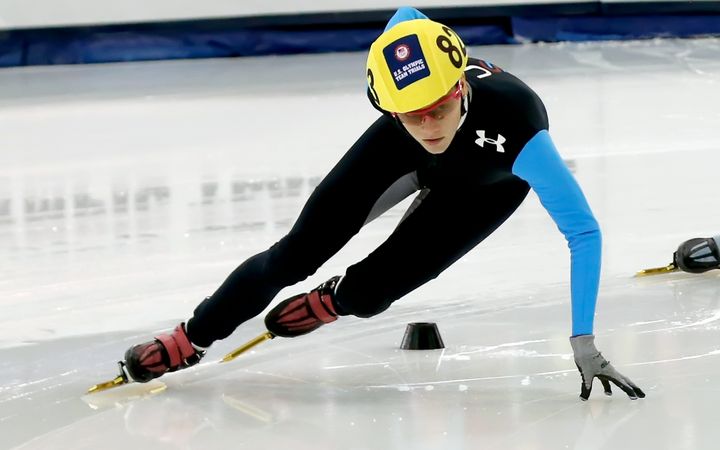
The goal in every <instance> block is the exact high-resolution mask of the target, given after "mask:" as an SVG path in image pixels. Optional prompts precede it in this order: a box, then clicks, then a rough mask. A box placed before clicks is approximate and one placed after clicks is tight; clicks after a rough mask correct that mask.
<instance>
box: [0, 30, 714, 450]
mask: <svg viewBox="0 0 720 450" xmlns="http://www.w3.org/2000/svg"><path fill="white" fill-rule="evenodd" d="M471 54H472V55H473V56H478V57H482V58H484V59H488V60H490V61H492V62H494V63H495V64H497V65H499V66H501V67H503V68H504V69H506V70H508V71H510V72H513V73H514V74H516V75H518V76H520V77H521V78H522V79H523V80H525V81H526V82H527V83H528V84H529V85H530V86H532V87H533V88H534V89H535V90H536V91H537V92H538V93H539V94H540V95H541V97H542V98H543V99H544V101H545V103H546V105H547V107H548V110H549V114H550V122H551V133H552V135H553V136H554V139H555V142H556V143H557V145H558V147H559V149H560V151H561V153H562V154H563V156H564V158H566V160H567V161H568V163H569V164H570V166H571V167H572V169H573V171H574V172H575V174H576V176H577V178H578V180H579V182H580V184H581V185H582V187H583V189H584V190H585V193H586V195H587V197H588V199H589V201H590V204H591V206H592V208H593V210H594V212H595V214H596V216H597V217H598V220H599V221H600V224H601V227H602V229H603V234H604V258H603V264H604V266H603V278H602V281H601V291H600V297H599V301H598V308H597V316H596V321H595V331H596V335H597V344H598V347H599V349H600V350H602V351H603V353H604V354H605V356H606V357H607V358H608V359H609V360H611V361H612V362H613V364H614V365H615V366H616V368H617V369H618V370H620V371H621V372H623V373H625V374H626V375H627V376H629V377H630V378H632V379H633V380H634V381H635V382H636V383H637V384H638V385H640V386H641V387H642V388H643V389H644V390H645V392H646V393H647V398H646V399H644V400H638V401H630V400H629V399H628V398H627V397H626V396H625V394H623V393H622V392H621V391H620V390H619V389H615V395H614V396H612V397H606V396H604V395H603V394H602V389H601V386H600V385H599V383H598V385H597V386H596V387H595V390H594V392H593V395H592V396H591V398H590V401H588V402H581V401H580V400H579V398H578V394H579V390H580V377H579V374H578V372H577V370H576V369H575V366H574V363H573V361H572V357H571V349H570V345H569V343H568V336H569V334H570V303H569V253H568V250H567V248H566V245H565V242H564V239H563V237H562V235H561V234H560V233H559V232H558V231H557V229H556V228H555V226H554V224H553V222H552V221H551V219H550V218H549V216H548V215H547V213H546V212H545V210H544V209H543V208H542V207H541V205H540V204H539V202H538V200H537V197H535V196H534V195H531V196H530V197H529V198H528V199H527V200H526V202H525V203H524V204H523V206H522V207H521V208H520V210H519V211H518V212H517V214H515V215H514V216H513V217H512V218H511V219H510V220H509V221H508V222H507V223H506V224H505V225H504V226H503V227H502V228H501V229H500V230H499V231H498V232H497V233H495V234H494V235H492V236H491V237H490V238H489V239H488V240H487V241H485V242H484V243H482V244H481V245H480V246H478V248H476V249H475V250H474V251H472V252H471V253H470V254H468V255H467V256H466V257H465V258H463V259H462V260H460V262H458V263H457V264H455V265H454V266H452V267H451V268H450V269H449V270H447V271H446V272H445V273H444V274H443V275H442V276H440V277H439V278H438V279H437V280H435V281H433V282H431V283H430V284H428V285H426V286H424V287H422V288H420V289H418V290H417V291H415V292H413V293H412V294H411V295H409V296H407V297H406V298H404V299H402V300H401V301H398V302H397V303H395V304H394V305H393V306H392V307H391V308H390V309H389V310H388V311H386V312H385V313H383V314H381V315H379V316H377V317H375V318H372V319H366V320H361V319H356V318H343V319H341V320H339V321H338V322H336V323H334V324H332V325H330V326H326V327H323V328H322V329H320V330H318V331H317V332H315V333H312V334H310V335H308V336H305V337H302V338H297V339H294V340H287V339H286V340H283V339H276V340H273V341H270V342H268V343H264V344H262V345H261V346H259V347H257V348H256V349H255V351H253V352H252V353H250V354H246V355H243V356H241V357H240V358H238V359H237V360H235V361H233V362H231V363H228V364H222V365H221V364H218V363H217V361H218V360H219V359H220V358H221V357H222V356H223V355H224V354H225V353H226V352H227V351H229V350H231V349H232V348H234V347H236V346H238V345H240V344H242V343H244V342H245V341H246V340H248V339H250V338H253V337H255V336H256V335H258V334H260V333H261V332H262V331H263V326H262V321H261V320H260V318H256V319H254V320H252V321H250V322H248V323H246V324H244V325H243V326H241V327H240V328H239V329H238V330H237V331H236V332H235V334H233V335H232V336H231V337H230V338H229V339H227V340H225V341H223V342H221V343H218V344H217V345H215V346H214V347H212V348H211V350H210V352H209V354H208V356H207V358H206V359H205V360H203V363H202V364H201V365H199V366H197V367H194V368H192V369H189V370H187V371H183V372H178V373H176V374H172V375H170V376H167V377H163V378H161V381H162V382H163V383H164V384H165V385H166V387H167V388H166V389H165V390H164V391H161V392H158V393H153V392H150V388H151V387H157V386H161V385H159V384H153V385H151V386H148V385H130V386H127V387H123V388H120V389H116V390H113V391H108V392H107V393H102V394H97V395H95V396H84V395H83V394H84V392H85V390H86V389H87V388H88V387H89V386H91V385H92V384H95V383H97V382H100V381H105V380H107V379H110V378H112V377H113V376H115V373H116V361H117V360H118V359H119V358H121V357H122V355H123V353H124V351H125V349H126V348H127V347H129V346H130V345H132V344H135V343H139V342H141V341H144V340H146V339H148V338H150V337H151V336H153V334H154V333H157V332H158V331H160V330H163V329H166V328H169V327H171V326H173V325H174V324H176V323H177V322H179V321H180V320H185V319H186V318H187V317H189V315H190V314H191V312H192V309H193V308H194V306H195V305H196V304H197V303H198V302H199V301H201V300H202V299H203V298H204V297H205V296H206V295H209V294H211V293H212V292H213V291H214V289H215V288H216V287H217V286H218V285H219V284H220V283H221V282H222V281H223V280H224V279H225V277H226V276H227V275H228V274H229V273H230V272H231V271H232V270H233V269H234V268H235V267H236V266H237V265H238V264H239V263H241V262H242V261H243V260H244V259H245V258H246V257H249V256H251V255H252V254H254V253H255V252H258V251H260V250H263V249H265V248H267V247H268V246H269V245H271V244H272V243H273V242H275V241H276V240H277V239H279V238H280V237H281V236H282V235H283V233H284V232H286V231H287V230H288V229H289V227H290V226H291V224H292V222H293V220H294V218H295V217H296V215H297V214H298V212H299V210H300V208H301V207H302V205H303V202H304V200H305V198H306V197H307V196H308V195H309V193H310V192H311V190H312V189H313V187H314V186H315V185H316V184H317V182H318V180H319V179H320V178H321V177H322V176H323V175H324V174H325V173H326V172H327V171H328V170H329V169H330V168H331V167H332V165H333V164H334V163H335V162H336V161H337V160H338V159H339V157H340V156H341V155H342V154H343V153H344V151H345V150H346V149H347V148H348V147H349V145H350V144H352V142H353V141H354V140H355V138H356V137H357V136H359V134H360V133H361V132H362V131H363V130H364V129H365V127H366V126H367V125H368V124H369V123H371V121H372V120H373V119H374V117H376V114H377V113H376V112H375V111H374V110H373V109H372V108H371V107H370V106H369V104H368V102H367V100H366V97H365V93H364V90H363V89H364V81H365V80H364V77H363V73H364V62H365V55H364V54H361V53H354V54H333V55H305V56H292V57H265V58H246V59H224V60H200V61H175V62H151V63H133V64H107V65H94V66H72V67H31V68H19V69H3V70H0V311H2V314H0V448H3V449H5V448H18V449H122V450H127V449H165V448H168V449H169V448H179V449H239V448H242V449H253V450H256V449H294V450H301V449H308V450H320V449H352V450H355V449H357V450H359V449H373V450H374V449H413V450H421V449H453V450H454V449H528V450H529V449H533V450H535V449H538V450H539V449H593V450H595V449H614V450H615V449H653V450H655V449H717V448H718V446H719V445H720V444H719V442H720V415H719V414H718V410H719V409H718V408H719V406H718V405H720V273H719V272H718V271H715V272H710V273H707V274H704V275H689V274H682V273H681V274H672V275H666V276H661V277H654V278H642V279H638V278H633V277H632V275H633V273H634V272H635V271H636V270H638V269H641V268H644V267H653V266H661V265H665V264H667V263H669V262H670V261H671V257H672V252H673V250H674V249H675V248H676V247H677V245H678V244H679V243H680V242H682V241H684V240H685V239H688V238H691V237H699V236H710V235H713V234H718V233H720V207H719V206H720V205H719V204H718V200H717V187H718V178H719V177H720V107H719V106H718V105H720V40H718V39H704V40H656V41H641V42H627V43H601V44H559V45H526V46H503V47H480V48H474V49H472V51H471ZM388 151H391V149H388ZM358 188H362V187H361V186H358ZM488 201H492V199H484V198H475V199H473V198H469V199H468V203H467V207H468V208H482V207H483V204H484V203H485V202H488ZM401 206H407V203H403V204H402V205H401ZM402 213H403V209H402V208H395V209H393V210H391V211H390V212H389V213H388V214H386V215H385V216H382V217H381V218H379V219H377V220H376V221H375V222H373V223H371V224H370V225H368V226H367V227H366V228H365V229H364V230H363V232H362V233H361V234H360V235H358V236H357V238H356V239H354V240H353V241H352V242H351V243H350V244H349V245H348V246H347V247H346V248H345V249H344V250H343V251H342V252H341V253H339V254H338V255H337V256H336V257H334V258H333V259H332V260H331V261H329V262H328V263H327V264H326V265H325V266H324V267H323V268H322V269H321V270H320V271H319V272H318V273H317V274H316V275H315V276H313V277H311V278H310V279H308V280H306V281H305V282H303V283H301V284H300V285H298V286H295V287H293V288H288V289H286V290H284V291H283V292H281V293H280V295H279V296H278V298H277V299H276V300H275V302H274V303H273V305H274V304H275V303H276V302H277V301H279V300H281V299H282V298H284V297H286V296H288V295H291V294H293V293H297V292H301V291H303V290H307V289H310V288H313V287H314V286H316V285H317V284H319V283H320V282H322V281H324V280H325V279H327V278H329V277H330V276H332V275H334V274H342V273H343V269H344V267H346V266H347V265H349V264H351V263H353V262H354V261H356V260H358V259H360V258H362V257H363V256H364V255H366V254H367V253H369V251H370V250H371V249H373V248H374V246H375V245H377V244H378V243H380V242H381V241H382V240H383V239H384V237H385V236H387V234H388V233H389V232H390V231H391V230H392V229H393V228H394V226H395V225H396V223H397V221H398V220H399V218H400V217H401V215H402ZM328 220H332V211H328ZM432 232H433V231H432V230H428V239H432ZM422 251H423V250H422V243H421V242H419V243H418V248H417V252H418V254H421V253H422ZM238 301H242V298H238ZM416 321H431V322H436V323H437V324H438V327H439V328H440V331H441V333H442V337H443V339H444V341H445V344H446V348H445V349H444V350H438V351H403V350H399V349H398V347H399V344H400V341H401V339H402V336H403V332H404V330H405V326H406V324H407V323H409V322H416Z"/></svg>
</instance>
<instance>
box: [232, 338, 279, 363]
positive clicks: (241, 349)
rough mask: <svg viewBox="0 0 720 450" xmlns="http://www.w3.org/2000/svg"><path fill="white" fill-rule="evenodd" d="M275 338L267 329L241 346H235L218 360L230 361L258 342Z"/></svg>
mask: <svg viewBox="0 0 720 450" xmlns="http://www.w3.org/2000/svg"><path fill="white" fill-rule="evenodd" d="M273 338H275V335H274V334H272V333H271V332H269V331H266V332H265V333H263V334H261V335H260V336H258V337H256V338H255V339H253V340H251V341H249V342H248V343H246V344H243V345H242V346H240V347H238V348H236V349H235V350H233V351H231V352H230V353H228V354H227V355H225V356H224V357H223V359H222V361H220V362H228V361H232V360H233V359H235V358H237V357H238V356H240V355H241V354H243V353H245V352H246V351H248V350H250V349H251V348H253V347H255V346H256V345H258V344H262V343H263V342H265V341H269V340H270V339H273Z"/></svg>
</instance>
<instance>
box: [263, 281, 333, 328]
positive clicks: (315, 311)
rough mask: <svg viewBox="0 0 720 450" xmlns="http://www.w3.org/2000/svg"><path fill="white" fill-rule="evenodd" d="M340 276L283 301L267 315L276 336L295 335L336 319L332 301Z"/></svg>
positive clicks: (267, 321)
mask: <svg viewBox="0 0 720 450" xmlns="http://www.w3.org/2000/svg"><path fill="white" fill-rule="evenodd" d="M338 281H340V277H332V278H330V279H329V280H328V281H326V282H324V283H323V284H321V285H320V286H318V287H316V288H315V289H313V290H312V291H310V292H309V293H307V294H300V295H296V296H294V297H291V298H289V299H287V300H283V301H282V302H280V303H279V304H278V305H277V306H276V307H274V308H273V309H272V310H271V311H270V312H269V313H268V314H267V316H265V326H266V327H267V329H268V331H269V332H271V333H272V334H274V335H275V336H281V337H296V336H301V335H303V334H307V333H309V332H311V331H314V330H316V329H318V328H320V327H321V326H323V325H324V324H326V323H330V322H334V321H336V320H337V316H338V314H337V312H336V310H335V305H334V304H333V295H335V287H336V286H337V284H338Z"/></svg>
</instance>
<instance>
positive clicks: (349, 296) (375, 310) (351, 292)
mask: <svg viewBox="0 0 720 450" xmlns="http://www.w3.org/2000/svg"><path fill="white" fill-rule="evenodd" d="M333 300H334V302H335V304H336V305H337V308H338V313H339V314H341V315H352V316H356V317H362V318H368V317H372V316H376V315H378V314H380V313H381V312H383V311H385V310H386V309H388V308H389V307H390V305H391V304H392V302H393V300H392V299H390V298H388V297H386V296H383V295H378V293H376V292H368V291H364V290H362V289H353V288H348V286H347V285H345V286H343V283H342V282H341V283H340V286H339V287H338V290H337V292H336V294H335V298H334V299H333Z"/></svg>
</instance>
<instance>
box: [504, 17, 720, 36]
mask: <svg viewBox="0 0 720 450" xmlns="http://www.w3.org/2000/svg"><path fill="white" fill-rule="evenodd" d="M512 28H513V32H514V35H515V37H517V38H518V39H519V40H522V41H528V40H529V41H544V42H557V41H600V40H621V39H647V38H656V37H680V38H686V37H692V36H708V35H720V15H697V16H690V15H683V16H665V15H652V16H623V17H607V16H600V17H513V18H512Z"/></svg>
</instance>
